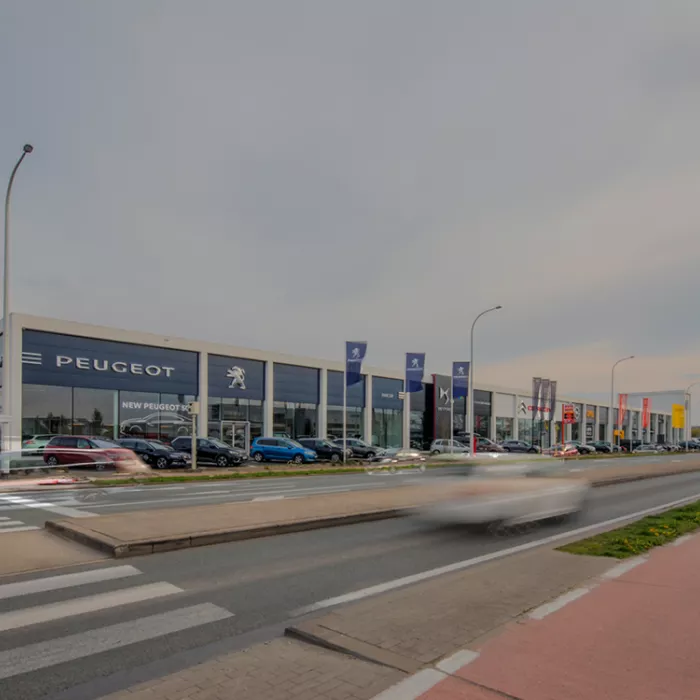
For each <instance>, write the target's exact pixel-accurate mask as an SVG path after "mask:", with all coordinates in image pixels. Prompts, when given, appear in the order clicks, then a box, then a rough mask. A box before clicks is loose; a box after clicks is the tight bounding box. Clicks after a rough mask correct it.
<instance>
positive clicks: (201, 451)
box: [170, 436, 247, 467]
mask: <svg viewBox="0 0 700 700" xmlns="http://www.w3.org/2000/svg"><path fill="white" fill-rule="evenodd" d="M170 444H171V445H172V446H173V449H174V450H176V451H178V452H188V453H190V454H192V438H191V437H189V436H186V437H185V436H182V437H177V438H175V439H174V440H173V441H172V442H171V443H170ZM246 459H247V455H246V454H245V453H244V452H243V451H242V450H238V449H236V448H235V447H231V445H227V444H226V443H225V442H222V441H221V440H217V439H216V438H197V462H198V463H199V462H201V463H202V464H205V463H213V464H216V466H217V467H237V466H239V465H241V464H242V463H243V462H244V461H245V460H246Z"/></svg>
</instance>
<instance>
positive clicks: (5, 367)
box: [2, 143, 34, 449]
mask: <svg viewBox="0 0 700 700" xmlns="http://www.w3.org/2000/svg"><path fill="white" fill-rule="evenodd" d="M33 150H34V147H33V146H32V145H31V144H29V143H27V144H25V145H24V148H23V149H22V155H21V156H20V157H19V160H18V161H17V163H16V164H15V167H14V168H13V169H12V173H11V174H10V181H9V182H8V183H7V194H6V195H5V257H4V260H3V282H2V320H3V335H2V341H3V343H2V344H3V352H2V412H3V413H5V414H6V415H11V414H12V403H11V396H10V381H11V379H10V376H11V372H10V370H11V361H12V358H11V356H10V195H11V194H12V184H13V183H14V181H15V175H16V174H17V170H18V169H19V166H20V165H22V161H23V160H24V159H25V157H26V156H27V155H28V154H29V153H31V152H32V151H33ZM8 438H9V439H10V440H11V439H12V436H11V435H9V436H7V435H3V443H4V445H3V446H4V449H10V444H9V442H8Z"/></svg>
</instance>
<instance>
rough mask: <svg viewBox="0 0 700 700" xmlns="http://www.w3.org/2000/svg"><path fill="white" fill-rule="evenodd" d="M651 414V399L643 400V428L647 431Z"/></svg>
mask: <svg viewBox="0 0 700 700" xmlns="http://www.w3.org/2000/svg"><path fill="white" fill-rule="evenodd" d="M650 414H651V399H648V398H644V399H642V428H644V429H645V430H646V429H647V428H648V427H649V418H650Z"/></svg>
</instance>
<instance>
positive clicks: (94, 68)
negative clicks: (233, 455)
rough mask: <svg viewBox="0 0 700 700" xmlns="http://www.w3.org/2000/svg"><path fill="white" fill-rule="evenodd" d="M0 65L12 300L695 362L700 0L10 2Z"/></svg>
mask: <svg viewBox="0 0 700 700" xmlns="http://www.w3.org/2000/svg"><path fill="white" fill-rule="evenodd" d="M0 65H1V66H2V67H3V69H2V70H1V71H0V94H1V95H2V100H1V104H2V110H1V111H2V118H1V119H0V170H2V169H3V168H4V169H5V170H6V171H7V173H8V174H9V171H10V170H11V168H12V166H13V164H14V162H15V160H16V158H17V156H18V155H19V153H20V152H21V147H22V144H24V143H25V142H26V141H30V142H31V143H33V144H34V146H35V149H36V150H35V152H34V153H33V154H32V155H31V156H30V158H29V159H28V160H27V161H26V162H25V164H24V165H23V166H22V171H21V173H20V175H19V176H18V179H17V182H16V186H15V190H14V199H13V233H14V238H13V245H14V248H13V261H12V264H13V269H14V280H13V285H14V286H13V292H14V298H13V307H14V310H16V311H24V312H28V313H35V314H40V315H49V316H56V317H60V318H66V319H74V320H79V321H84V322H91V323H102V324H106V325H115V326H119V327H123V328H130V329H137V330H147V331H153V332H159V333H165V334H172V335H179V336H185V337H190V338H201V339H207V340H217V341H224V342H230V343H235V344H238V345H242V346H251V347H257V348H263V349H269V350H279V351H286V352H292V353H296V354H304V355H311V356H321V357H336V356H339V355H340V353H341V352H342V344H343V341H344V340H346V339H367V340H368V341H369V343H370V348H369V355H368V361H369V362H370V363H371V364H372V365H375V366H387V367H397V368H398V367H399V366H400V364H401V362H402V356H403V353H404V352H405V351H407V350H408V351H421V350H425V351H426V352H427V353H428V370H429V371H438V372H443V371H446V370H447V368H448V366H449V362H450V361H451V360H453V359H468V354H469V351H468V342H469V338H468V336H469V326H470V324H471V321H472V319H473V318H474V316H475V315H476V314H477V313H478V312H479V311H481V310H482V309H484V308H486V307H489V306H492V305H494V304H502V305H503V307H504V308H503V310H502V311H499V312H498V313H494V314H492V315H490V316H489V317H487V318H484V319H482V320H481V321H480V322H479V326H478V334H477V348H476V361H477V363H478V365H479V378H480V379H482V380H487V379H488V380H490V381H492V382H497V383H499V384H502V385H508V386H518V387H528V386H529V384H530V378H531V376H532V375H533V374H542V375H544V376H549V377H552V378H556V379H559V380H560V383H561V385H560V391H561V392H562V393H574V394H579V395H582V394H595V393H597V392H601V391H602V392H603V393H604V392H605V391H606V388H607V387H608V386H609V370H610V365H611V364H612V362H613V361H614V360H615V359H617V358H619V357H622V356H624V355H628V354H635V355H637V356H638V357H639V359H638V360H636V361H634V362H629V363H627V364H626V365H625V366H624V368H622V367H621V368H620V372H619V383H620V389H621V390H623V391H624V390H629V391H643V390H659V389H666V388H678V387H683V386H685V385H687V384H689V383H690V382H691V381H693V380H694V379H696V378H698V379H700V324H698V323H697V321H696V317H697V310H696V302H697V298H698V295H699V293H700V275H699V274H698V270H699V269H700V267H699V263H700V236H699V235H698V233H699V232H700V207H698V201H700V198H699V197H698V191H699V189H700V168H699V166H698V164H699V163H700V139H699V138H698V124H700V3H698V2H697V0H664V1H663V2H661V1H660V0H612V1H611V0H587V1H586V2H583V0H581V1H579V2H576V3H573V2H568V3H563V2H561V0H528V1H521V0H501V1H500V2H493V0H478V1H477V0H430V1H428V0H353V1H352V2H350V1H348V0H343V1H341V0H294V1H293V2H291V1H289V0H246V1H243V0H219V1H215V0H198V1H197V2H194V0H187V1H179V0H167V1H166V0H148V1H143V0H118V1H117V0H112V1H111V2H110V1H108V0H105V1H104V2H94V0H62V1H61V2H55V0H43V1H40V0H0ZM698 394H699V402H698V406H697V408H696V411H700V392H698ZM696 415H700V412H696Z"/></svg>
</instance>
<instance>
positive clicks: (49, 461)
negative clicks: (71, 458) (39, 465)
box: [46, 455, 58, 467]
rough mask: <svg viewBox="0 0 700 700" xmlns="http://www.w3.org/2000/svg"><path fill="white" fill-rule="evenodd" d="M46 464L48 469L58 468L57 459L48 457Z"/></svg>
mask: <svg viewBox="0 0 700 700" xmlns="http://www.w3.org/2000/svg"><path fill="white" fill-rule="evenodd" d="M46 464H48V465H49V466H50V467H57V466H58V459H57V458H56V457H54V456H53V455H51V456H50V457H47V458H46Z"/></svg>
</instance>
